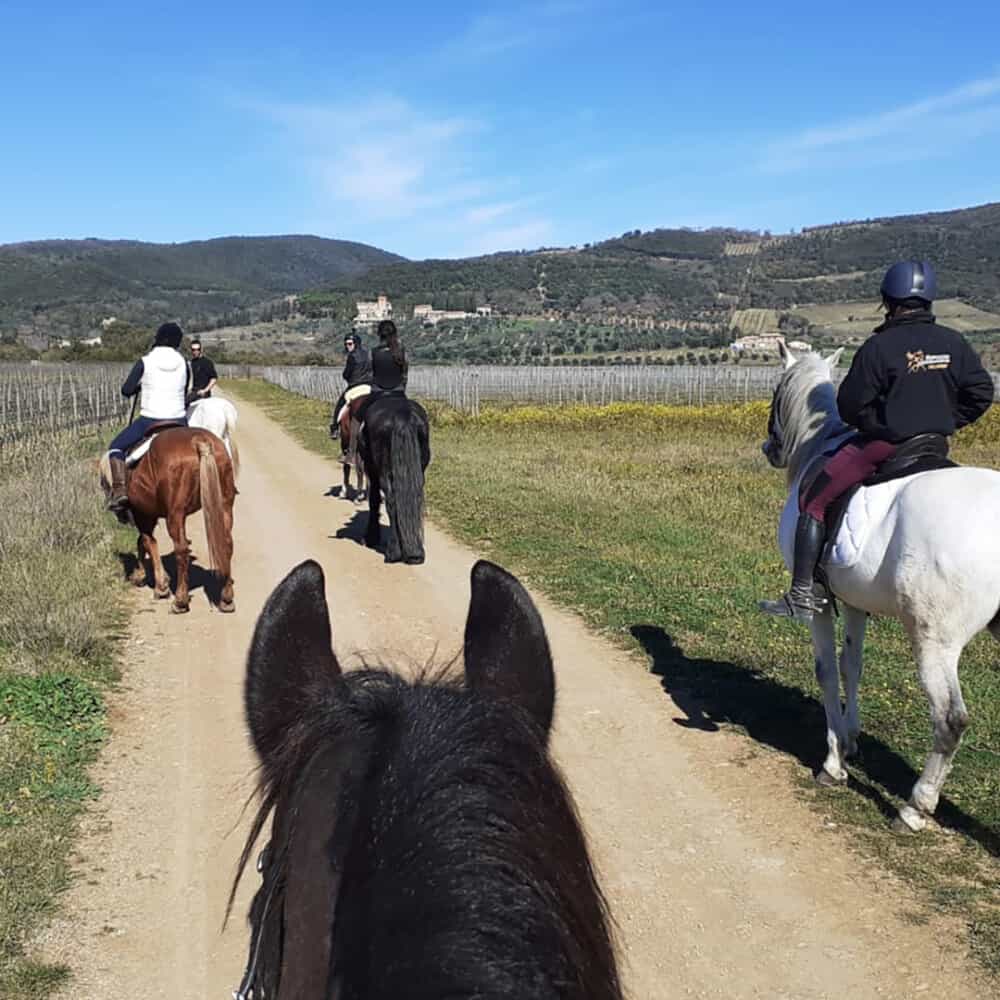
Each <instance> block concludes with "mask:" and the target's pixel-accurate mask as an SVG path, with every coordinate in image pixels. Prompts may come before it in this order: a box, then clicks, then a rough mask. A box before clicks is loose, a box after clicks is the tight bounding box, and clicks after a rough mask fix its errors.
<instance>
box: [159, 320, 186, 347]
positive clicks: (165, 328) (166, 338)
mask: <svg viewBox="0 0 1000 1000" xmlns="http://www.w3.org/2000/svg"><path fill="white" fill-rule="evenodd" d="M183 338H184V331H183V330H182V329H181V328H180V327H179V326H178V325H177V324H176V323H164V324H163V325H162V326H161V327H160V328H159V330H157V331H156V340H154V341H153V345H154V346H155V347H173V348H174V349H175V350H176V349H177V348H179V347H180V346H181V340H182V339H183Z"/></svg>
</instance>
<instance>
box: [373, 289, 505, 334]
mask: <svg viewBox="0 0 1000 1000" xmlns="http://www.w3.org/2000/svg"><path fill="white" fill-rule="evenodd" d="M492 315H493V307H492V306H477V307H476V311H475V312H466V311H465V310H462V309H435V308H434V307H433V306H432V305H430V304H429V303H425V304H422V305H416V306H414V307H413V318H414V319H415V320H419V321H420V322H422V323H423V325H424V326H437V324H438V323H440V322H442V321H443V320H464V319H477V318H478V319H485V318H488V317H490V316H492ZM384 319H392V303H391V302H390V301H389V299H388V298H387V297H386V296H385V295H380V296H379V297H378V298H377V299H376V300H375V301H374V302H358V303H357V315H356V316H355V317H354V322H355V323H356V324H357V325H358V326H372V325H374V324H375V323H381V322H382V320H384Z"/></svg>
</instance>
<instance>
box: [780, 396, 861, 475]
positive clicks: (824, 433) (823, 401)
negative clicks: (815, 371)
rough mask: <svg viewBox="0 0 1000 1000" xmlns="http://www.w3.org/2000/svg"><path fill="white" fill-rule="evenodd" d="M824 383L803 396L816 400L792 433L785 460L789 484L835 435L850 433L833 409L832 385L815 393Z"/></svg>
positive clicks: (822, 450)
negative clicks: (792, 437) (826, 389)
mask: <svg viewBox="0 0 1000 1000" xmlns="http://www.w3.org/2000/svg"><path fill="white" fill-rule="evenodd" d="M827 384H828V383H823V382H817V383H816V385H815V386H813V388H812V389H811V390H810V391H809V393H808V394H807V395H806V398H807V399H809V400H810V401H814V402H815V403H816V408H814V409H810V410H809V411H808V413H806V414H804V415H803V416H802V417H801V418H800V424H801V429H800V431H799V432H798V433H797V434H796V435H795V438H794V445H793V447H792V449H791V456H790V458H789V460H788V485H789V486H791V485H792V483H794V482H795V481H796V480H797V479H798V478H799V476H800V475H801V474H802V473H803V472H804V471H805V470H806V469H807V468H808V467H809V466H810V465H811V464H812V462H813V461H814V460H815V459H816V457H817V456H818V455H821V454H822V453H823V452H824V451H825V450H826V449H827V448H828V447H829V446H830V445H831V444H833V443H835V442H836V440H837V439H838V438H841V437H846V436H847V435H848V434H850V433H851V429H850V427H849V426H848V425H847V424H845V423H844V421H843V420H841V419H840V414H839V412H838V411H837V402H836V396H835V395H834V392H833V386H832V384H829V391H828V392H825V391H821V392H816V389H822V388H823V387H824V385H827Z"/></svg>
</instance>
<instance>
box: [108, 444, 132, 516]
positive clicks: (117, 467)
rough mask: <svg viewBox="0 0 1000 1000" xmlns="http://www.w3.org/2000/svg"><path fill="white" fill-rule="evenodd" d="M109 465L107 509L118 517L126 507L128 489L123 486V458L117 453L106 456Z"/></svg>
mask: <svg viewBox="0 0 1000 1000" xmlns="http://www.w3.org/2000/svg"><path fill="white" fill-rule="evenodd" d="M108 464H109V465H110V466H111V497H110V498H109V499H108V510H110V511H111V512H112V513H114V514H116V515H118V517H119V518H120V517H121V516H122V515H123V514H124V513H125V511H126V510H127V509H128V490H127V488H126V486H125V459H124V458H119V457H118V456H117V455H109V456H108Z"/></svg>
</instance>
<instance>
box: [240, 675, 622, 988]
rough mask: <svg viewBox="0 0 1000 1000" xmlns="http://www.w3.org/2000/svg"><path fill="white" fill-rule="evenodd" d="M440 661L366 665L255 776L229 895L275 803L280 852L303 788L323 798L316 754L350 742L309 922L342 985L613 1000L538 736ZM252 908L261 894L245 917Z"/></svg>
mask: <svg viewBox="0 0 1000 1000" xmlns="http://www.w3.org/2000/svg"><path fill="white" fill-rule="evenodd" d="M449 673H450V669H449V668H448V667H446V668H443V669H440V668H439V669H436V670H435V669H429V670H425V671H423V672H421V673H420V674H419V675H418V676H417V677H416V679H415V680H413V681H407V680H405V679H403V678H402V677H400V676H399V675H398V674H396V673H393V672H390V671H388V670H385V669H380V668H367V667H366V668H365V669H362V670H356V671H352V672H350V673H347V674H344V675H343V676H342V678H341V680H340V681H339V683H338V690H337V692H336V694H335V695H334V694H331V695H329V696H327V697H326V698H325V699H324V700H320V701H319V702H317V703H315V704H314V706H313V710H312V712H311V715H310V717H309V718H308V719H303V720H301V722H300V723H299V724H298V725H296V726H295V727H293V728H292V730H291V731H290V732H288V733H287V734H285V735H284V739H283V742H282V743H281V744H280V747H279V749H278V750H277V752H276V753H274V754H272V755H269V759H268V761H267V763H266V765H265V766H264V768H263V769H262V771H261V778H260V785H259V792H260V795H261V802H260V807H259V808H258V810H257V812H256V815H255V816H254V819H253V823H252V827H251V831H250V835H249V836H248V839H247V843H246V846H245V847H244V850H243V854H242V856H241V859H240V863H239V869H238V873H237V876H236V883H234V886H233V892H234V893H235V889H236V884H237V883H238V882H239V879H240V876H241V875H242V873H243V870H244V868H245V866H246V863H247V860H248V858H249V856H250V853H251V851H252V849H253V845H254V842H255V841H256V840H257V838H258V836H259V834H260V832H261V830H262V829H263V827H264V825H265V823H266V822H267V819H268V816H269V815H270V814H271V813H272V811H273V812H274V814H275V818H274V828H273V839H272V847H273V848H274V855H273V856H274V857H275V859H276V860H275V861H274V862H273V863H275V864H277V865H287V864H288V854H289V850H288V844H289V843H294V838H295V836H296V829H295V824H296V822H306V820H303V819H302V816H303V815H306V814H307V808H306V805H305V800H306V799H307V798H308V799H310V800H315V799H316V798H322V791H323V789H322V788H321V787H319V786H318V785H317V783H316V780H315V778H316V773H317V772H318V771H319V770H320V769H318V768H312V767H311V765H312V764H313V762H315V761H316V760H317V759H318V758H320V757H321V756H322V755H323V754H324V753H326V754H327V756H329V753H330V750H331V748H333V749H336V750H337V752H338V753H339V752H340V751H339V749H338V748H340V747H348V746H350V748H351V749H350V751H348V753H349V755H350V756H352V757H353V760H352V761H351V764H350V767H347V768H345V773H346V775H347V777H346V778H344V780H342V781H341V782H340V785H339V789H334V790H331V789H329V788H328V787H327V788H326V789H325V790H326V794H327V802H328V804H327V806H326V808H328V809H329V810H330V811H331V812H332V816H333V824H332V828H331V829H330V830H329V833H328V834H327V833H326V832H325V831H324V840H323V843H325V844H326V847H325V848H324V852H325V856H326V857H327V858H328V859H329V862H330V865H331V866H332V868H333V869H334V870H336V871H337V873H338V879H339V890H338V892H337V894H336V900H335V901H334V900H331V901H330V910H329V919H330V926H329V927H326V928H316V933H317V934H327V933H329V934H330V936H331V938H332V940H333V950H332V952H331V956H330V965H331V968H330V969H329V970H325V971H326V978H327V979H328V980H329V981H334V980H335V981H337V982H338V983H340V984H342V990H343V992H342V993H340V994H339V995H342V996H355V995H359V996H360V995H364V996H366V997H368V998H369V1000H383V998H384V1000H389V998H398V997H400V996H407V997H411V998H427V1000H430V998H439V997H443V996H477V997H483V998H501V997H503V998H506V997H514V996H531V997H533V998H537V1000H569V998H574V1000H577V998H578V1000H584V998H586V1000H620V998H621V988H620V984H619V982H618V976H617V971H616V966H615V960H614V954H613V948H612V944H611V935H610V926H611V922H610V917H609V915H608V910H607V904H606V901H605V899H604V897H603V895H602V893H601V890H600V888H599V886H598V883H597V879H596V877H595V873H594V871H593V868H592V866H591V863H590V861H589V858H588V854H587V848H586V843H585V839H584V835H583V833H582V830H581V827H580V823H579V819H578V817H577V813H576V810H575V807H574V805H573V802H572V799H571V797H570V794H569V792H568V791H567V788H566V786H565V784H564V782H563V779H562V777H561V775H560V774H559V772H558V770H557V769H556V767H555V766H554V765H553V764H552V762H551V760H550V759H549V757H548V754H547V751H546V746H545V734H544V733H543V732H542V731H541V730H540V728H539V726H538V725H537V724H536V723H535V722H534V720H532V719H531V718H530V717H529V715H528V714H527V712H525V711H524V710H522V709H521V708H519V707H518V706H516V705H514V704H513V703H510V702H508V701H506V700H504V699H495V698H487V697H483V696H482V695H481V694H479V693H477V692H475V691H473V690H470V689H469V688H467V687H466V686H465V685H463V684H462V683H461V682H460V681H459V680H457V679H456V678H454V677H452V676H449ZM331 794H333V795H335V798H334V799H333V800H330V799H329V796H330V795H331ZM279 840H280V842H278V841H279ZM287 876H288V872H287V870H285V869H282V870H279V871H277V872H276V873H275V875H274V878H275V879H276V884H277V885H278V886H279V890H278V892H279V894H281V895H282V897H283V898H281V899H275V900H274V901H273V902H272V904H271V906H272V912H276V913H285V918H283V919H286V918H287V912H286V909H287V908H291V907H294V906H295V900H294V899H292V898H290V897H286V896H284V889H283V887H284V884H285V882H286V879H287ZM231 900H232V896H231V897H230V901H231ZM334 907H335V909H334ZM261 910H262V906H261V893H258V898H257V899H256V900H255V902H254V908H253V910H252V913H251V917H252V919H253V917H254V914H256V915H257V917H258V918H259V916H260V914H261ZM275 921H276V922H279V923H280V921H279V918H277V917H276V918H275ZM334 926H335V928H336V932H335V933H334V932H333V930H332V929H331V928H333V927H334ZM274 937H275V932H274V931H271V932H270V933H269V934H268V935H266V936H265V938H264V939H262V940H264V941H265V944H264V947H263V949H262V955H263V956H264V958H263V960H262V965H263V967H262V969H261V986H262V987H263V995H265V996H272V995H277V987H278V980H279V978H280V942H279V943H278V944H277V945H276V944H275V943H274ZM279 937H280V935H279ZM268 939H270V942H271V943H270V944H268V943H267V942H268ZM268 955H270V956H271V958H270V960H268V959H267V956H268Z"/></svg>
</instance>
